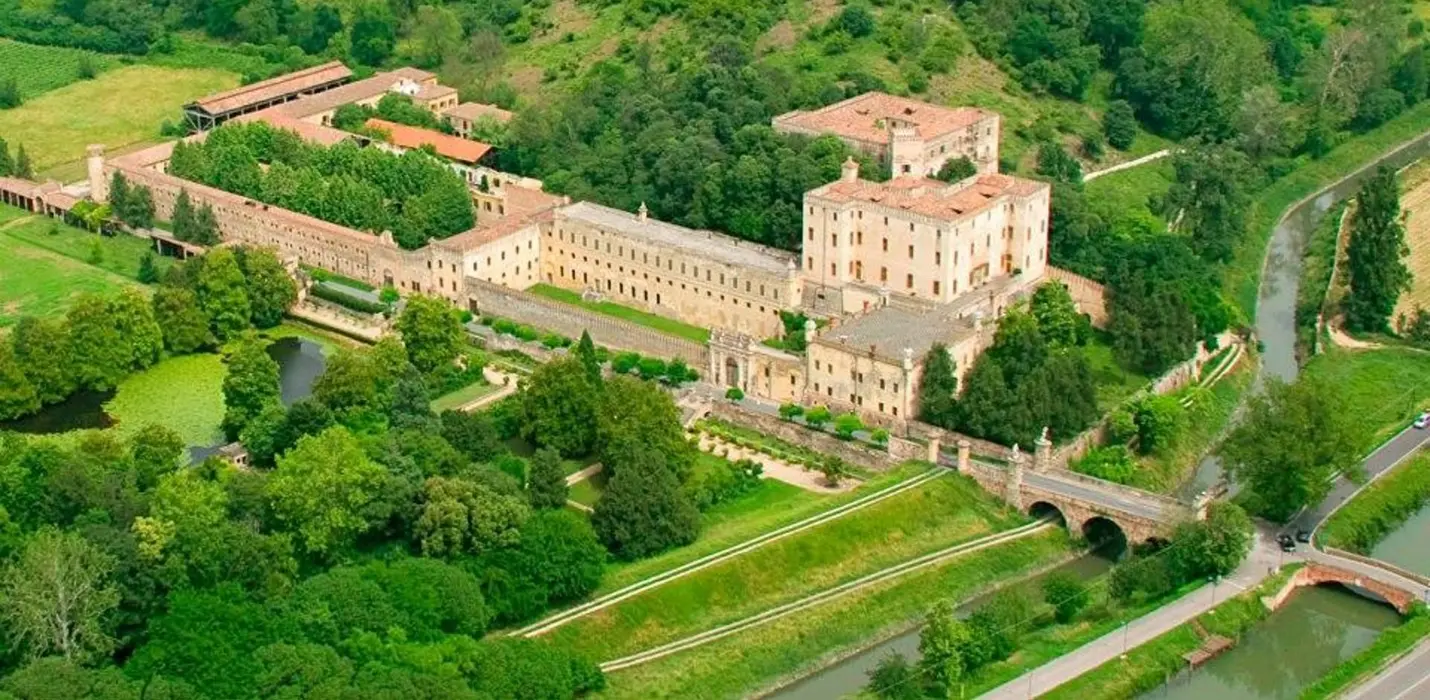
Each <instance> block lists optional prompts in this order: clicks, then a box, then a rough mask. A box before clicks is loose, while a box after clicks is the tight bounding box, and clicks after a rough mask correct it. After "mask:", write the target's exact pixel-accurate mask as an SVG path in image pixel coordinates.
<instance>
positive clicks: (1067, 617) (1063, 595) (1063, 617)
mask: <svg viewBox="0 0 1430 700" xmlns="http://www.w3.org/2000/svg"><path fill="white" fill-rule="evenodd" d="M1089 598H1090V596H1089V595H1088V592H1087V586H1085V585H1083V583H1082V581H1079V580H1078V578H1077V577H1076V576H1074V575H1072V574H1070V573H1068V572H1066V571H1058V572H1054V573H1052V574H1049V575H1048V577H1047V578H1045V579H1043V599H1044V600H1045V601H1047V603H1048V605H1051V606H1053V617H1054V619H1056V620H1057V621H1058V622H1060V623H1063V624H1067V623H1068V622H1071V621H1072V619H1073V618H1075V617H1077V614H1078V612H1080V611H1081V610H1082V609H1083V608H1084V607H1087V603H1088V600H1089Z"/></svg>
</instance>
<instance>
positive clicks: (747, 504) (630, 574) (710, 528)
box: [596, 464, 926, 595]
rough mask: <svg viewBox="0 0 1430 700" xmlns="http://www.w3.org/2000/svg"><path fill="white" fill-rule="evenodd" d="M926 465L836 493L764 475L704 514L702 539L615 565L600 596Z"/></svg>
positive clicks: (911, 466)
mask: <svg viewBox="0 0 1430 700" xmlns="http://www.w3.org/2000/svg"><path fill="white" fill-rule="evenodd" d="M925 469H926V468H925V467H923V466H918V465H915V464H909V465H905V466H902V467H900V468H898V469H895V470H892V471H890V472H887V473H885V474H882V475H879V476H877V477H874V478H872V479H869V480H867V481H865V482H864V483H862V484H860V485H859V487H858V488H856V489H854V490H853V491H849V492H847V493H841V494H836V495H826V494H819V493H814V492H811V491H806V490H804V489H802V488H798V487H796V486H790V485H789V484H785V483H783V482H779V481H775V480H773V479H765V480H764V483H763V484H762V485H761V487H760V490H758V491H756V492H754V493H752V494H749V495H748V496H746V497H744V498H741V499H738V500H735V501H732V502H729V503H721V504H720V505H717V506H715V507H713V508H710V509H709V510H707V511H705V512H704V513H702V514H701V527H700V539H697V540H696V541H695V542H694V543H693V544H691V545H689V546H687V547H681V548H680V549H676V550H672V551H669V552H666V553H664V554H661V555H658V556H655V557H651V558H650V559H642V560H641V561H636V562H629V563H615V564H612V565H611V566H610V567H609V568H607V570H606V575H605V576H603V577H602V578H601V587H600V588H599V589H598V590H597V591H596V594H597V595H599V594H601V593H606V592H609V591H613V590H616V589H618V588H621V587H623V586H627V585H629V584H631V583H634V582H636V581H639V580H641V579H643V578H646V577H649V576H653V575H655V574H658V573H660V572H662V571H667V570H669V569H673V568H675V567H677V566H680V565H682V564H685V563H687V562H691V561H694V560H696V559H699V558H701V557H703V556H705V555H707V554H711V553H713V552H718V551H720V550H722V549H725V548H726V547H730V546H732V545H735V544H739V543H740V542H744V541H745V540H748V539H750V538H752V537H757V536H759V535H761V534H763V533H766V532H770V531H771V530H776V529H779V528H781V527H783V526H785V525H788V524H790V523H793V522H798V521H800V520H803V519H805V518H808V517H810V516H812V515H815V514H817V513H820V512H823V511H826V510H829V509H831V508H836V507H838V506H840V505H843V504H844V503H848V502H849V501H852V500H854V499H857V498H862V497H864V496H867V495H869V494H871V493H874V492H876V491H879V490H882V489H884V488H887V487H889V486H892V485H894V484H896V483H898V482H900V481H903V480H905V479H909V478H912V477H914V476H916V475H918V474H922V473H923V472H924V471H925Z"/></svg>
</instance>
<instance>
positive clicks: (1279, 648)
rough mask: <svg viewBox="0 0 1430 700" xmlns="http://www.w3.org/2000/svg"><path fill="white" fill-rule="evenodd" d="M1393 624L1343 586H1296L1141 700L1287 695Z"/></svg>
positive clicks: (1388, 613) (1394, 619) (1271, 699)
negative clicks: (1228, 641)
mask: <svg viewBox="0 0 1430 700" xmlns="http://www.w3.org/2000/svg"><path fill="white" fill-rule="evenodd" d="M1399 622H1400V615H1398V614H1397V613H1396V612H1395V610H1394V609H1392V608H1391V607H1390V606H1387V605H1384V604H1381V603H1376V602H1372V601H1370V600H1367V599H1365V598H1361V597H1360V596H1357V595H1354V594H1352V593H1349V592H1346V591H1345V590H1343V589H1339V588H1332V587H1318V588H1304V589H1301V590H1300V591H1297V592H1296V593H1295V595H1293V596H1292V597H1291V599H1290V600H1288V601H1287V602H1286V604H1285V605H1284V606H1282V608H1281V609H1280V610H1277V611H1276V612H1274V613H1272V614H1271V616H1270V617H1268V618H1267V619H1266V620H1265V621H1264V622H1262V623H1261V624H1259V625H1257V626H1256V627H1254V628H1252V629H1251V631H1250V632H1247V634H1246V636H1244V637H1242V639H1241V640H1240V641H1239V642H1238V643H1237V646H1236V647H1235V648H1234V649H1232V650H1231V651H1229V652H1227V653H1225V654H1222V655H1221V656H1218V657H1217V658H1215V659H1212V660H1211V661H1209V662H1208V663H1207V664H1206V665H1205V666H1203V667H1201V668H1200V669H1198V670H1196V671H1194V672H1192V673H1190V674H1187V675H1185V676H1183V677H1181V678H1178V679H1173V680H1172V681H1171V683H1170V684H1168V685H1166V686H1164V687H1162V688H1159V689H1157V690H1154V691H1151V692H1148V693H1145V694H1143V695H1142V696H1141V700H1151V699H1153V698H1157V699H1161V698H1168V699H1170V700H1206V699H1207V698H1215V700H1292V699H1293V698H1295V697H1297V696H1298V695H1300V693H1301V689H1302V688H1305V687H1306V686H1308V685H1310V684H1312V683H1315V682H1316V681H1317V680H1319V679H1320V678H1321V676H1324V675H1325V674H1326V673H1327V672H1328V671H1330V670H1331V669H1332V668H1334V667H1335V666H1336V665H1337V664H1339V663H1340V662H1341V660H1343V659H1345V658H1347V657H1349V656H1351V655H1352V654H1355V653H1356V652H1358V651H1360V650H1361V649H1364V648H1365V647H1367V646H1369V645H1370V643H1371V642H1373V641H1375V637H1376V635H1378V634H1380V632H1381V631H1382V630H1384V629H1386V628H1387V627H1390V626H1392V625H1396V624H1399Z"/></svg>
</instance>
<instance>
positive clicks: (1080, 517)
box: [939, 439, 1205, 544]
mask: <svg viewBox="0 0 1430 700" xmlns="http://www.w3.org/2000/svg"><path fill="white" fill-rule="evenodd" d="M1051 454H1052V443H1050V442H1049V441H1047V440H1046V439H1040V440H1038V442H1037V445H1036V450H1035V451H1034V453H1033V468H1032V469H1028V468H1027V463H1028V455H1027V454H1025V453H1020V452H1018V449H1017V448H1016V447H1014V448H1013V451H1012V453H1011V454H1010V455H1009V459H1008V465H1007V466H1002V465H997V464H994V463H992V462H987V461H982V460H975V459H974V458H973V455H972V445H971V444H970V443H969V442H968V441H966V440H965V441H960V442H959V444H958V456H957V461H953V460H950V459H949V458H948V457H947V456H944V455H941V454H940V459H939V461H940V463H941V464H944V465H945V466H950V467H957V469H958V472H959V473H960V474H966V475H968V476H971V477H973V479H974V480H975V481H977V482H978V483H979V485H981V486H982V487H983V488H984V489H986V490H987V491H989V492H990V493H994V494H998V495H999V496H1001V497H1002V498H1003V500H1005V501H1007V502H1008V504H1009V505H1012V506H1013V507H1014V508H1017V509H1018V510H1019V511H1022V512H1024V513H1027V514H1029V515H1032V516H1044V515H1057V516H1061V518H1062V520H1063V522H1064V523H1065V524H1066V525H1067V528H1068V531H1069V532H1071V533H1073V534H1074V535H1082V536H1087V535H1088V534H1090V533H1091V532H1092V531H1093V529H1094V528H1096V526H1097V524H1098V523H1101V522H1106V523H1111V524H1112V525H1115V526H1116V527H1117V528H1118V529H1119V530H1121V531H1122V534H1123V535H1124V536H1125V537H1126V538H1127V541H1128V543H1131V544H1141V543H1145V542H1149V541H1153V540H1167V539H1169V538H1170V537H1171V534H1172V530H1173V529H1175V528H1176V526H1177V524H1178V523H1181V522H1185V521H1188V520H1194V519H1198V518H1200V517H1203V516H1204V515H1205V509H1204V508H1203V507H1201V506H1200V505H1199V506H1197V507H1194V506H1191V505H1188V504H1186V503H1183V502H1182V501H1179V500H1177V499H1174V498H1169V497H1167V496H1162V495H1160V494H1155V493H1151V492H1148V491H1143V490H1141V489H1135V488H1131V487H1128V486H1122V485H1120V484H1114V483H1112V482H1110V481H1104V480H1102V479H1095V478H1093V477H1090V476H1085V475H1083V474H1078V473H1076V472H1071V471H1068V470H1066V469H1053V468H1051V466H1050V464H1051Z"/></svg>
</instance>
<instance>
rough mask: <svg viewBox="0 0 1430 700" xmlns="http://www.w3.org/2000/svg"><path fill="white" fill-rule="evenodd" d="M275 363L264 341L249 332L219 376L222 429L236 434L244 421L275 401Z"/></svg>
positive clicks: (276, 390) (278, 391) (276, 389)
mask: <svg viewBox="0 0 1430 700" xmlns="http://www.w3.org/2000/svg"><path fill="white" fill-rule="evenodd" d="M281 395H282V394H281V391H280V388H279V384H278V363H277V362H274V361H273V358H271V357H269V356H268V349H267V347H266V345H265V341H263V340H262V339H260V338H259V337H258V336H256V335H249V336H247V337H245V338H243V340H242V341H240V343H239V345H238V348H237V349H236V350H234V352H233V355H231V356H230V357H229V358H228V369H227V372H226V373H225V374H224V378H223V405H224V416H223V425H224V430H225V431H226V432H227V433H228V434H229V436H230V437H238V435H239V433H240V432H241V431H242V430H243V428H244V426H246V425H248V422H249V421H250V420H252V419H253V418H255V417H257V416H258V415H259V414H260V413H263V411H264V409H266V408H268V407H269V406H272V405H274V404H277V403H279V400H280V397H281Z"/></svg>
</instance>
